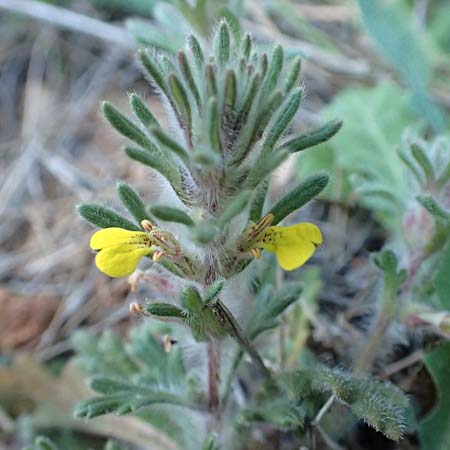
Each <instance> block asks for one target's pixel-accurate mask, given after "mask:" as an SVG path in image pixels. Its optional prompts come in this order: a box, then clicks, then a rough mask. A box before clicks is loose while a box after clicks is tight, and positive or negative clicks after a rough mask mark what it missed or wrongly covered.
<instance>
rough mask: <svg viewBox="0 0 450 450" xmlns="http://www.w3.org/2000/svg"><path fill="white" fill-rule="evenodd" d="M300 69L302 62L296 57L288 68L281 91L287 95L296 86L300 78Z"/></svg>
mask: <svg viewBox="0 0 450 450" xmlns="http://www.w3.org/2000/svg"><path fill="white" fill-rule="evenodd" d="M301 69H302V60H301V59H300V57H296V58H295V59H294V61H293V62H292V64H291V67H290V68H289V72H288V73H287V75H286V79H285V81H284V83H283V87H282V91H283V93H284V94H287V93H288V92H290V91H291V89H292V88H293V87H294V86H295V85H296V84H297V82H298V79H299V77H300V71H301Z"/></svg>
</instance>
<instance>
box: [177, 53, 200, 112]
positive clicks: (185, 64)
mask: <svg viewBox="0 0 450 450" xmlns="http://www.w3.org/2000/svg"><path fill="white" fill-rule="evenodd" d="M178 65H179V66H180V70H181V73H182V75H183V78H184V80H185V81H186V84H187V85H188V87H189V90H190V91H191V94H192V95H193V97H194V99H195V102H196V104H197V107H198V108H199V109H200V107H201V103H202V102H201V98H200V93H199V91H198V87H197V83H196V82H195V79H194V76H193V75H192V70H191V66H190V64H189V61H188V58H187V56H186V53H184V52H183V51H182V50H180V51H179V52H178Z"/></svg>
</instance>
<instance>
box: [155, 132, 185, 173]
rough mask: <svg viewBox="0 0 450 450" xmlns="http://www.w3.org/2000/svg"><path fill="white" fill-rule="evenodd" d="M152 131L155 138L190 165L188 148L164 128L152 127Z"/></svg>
mask: <svg viewBox="0 0 450 450" xmlns="http://www.w3.org/2000/svg"><path fill="white" fill-rule="evenodd" d="M150 132H151V133H152V135H153V136H154V137H155V139H156V140H157V141H158V142H159V143H160V144H161V145H163V146H164V147H165V148H167V149H168V150H170V151H171V152H173V153H174V154H175V155H177V156H178V157H179V158H180V159H181V160H182V161H183V162H184V163H185V164H186V165H189V154H188V152H187V150H186V149H185V148H184V147H183V146H182V145H180V144H179V143H178V142H177V141H176V140H175V139H172V138H171V137H170V136H169V135H168V134H167V133H166V132H165V131H164V130H163V129H161V128H154V127H153V128H151V130H150Z"/></svg>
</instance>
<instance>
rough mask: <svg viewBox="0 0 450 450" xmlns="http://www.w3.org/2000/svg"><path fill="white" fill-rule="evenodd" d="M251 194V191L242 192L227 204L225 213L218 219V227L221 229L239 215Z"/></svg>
mask: <svg viewBox="0 0 450 450" xmlns="http://www.w3.org/2000/svg"><path fill="white" fill-rule="evenodd" d="M251 194H252V192H251V191H242V192H240V193H239V194H238V195H236V197H234V199H233V200H232V201H231V202H230V203H229V204H228V206H227V207H226V209H225V211H224V212H223V213H222V214H221V216H220V218H219V221H218V223H219V225H220V226H221V227H223V226H225V225H227V224H228V223H230V221H231V220H232V219H233V218H234V217H236V216H237V215H238V214H240V213H241V212H242V211H243V210H244V209H245V207H246V206H247V203H248V201H249V199H250V196H251Z"/></svg>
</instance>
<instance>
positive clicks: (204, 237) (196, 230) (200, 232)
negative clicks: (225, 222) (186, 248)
mask: <svg viewBox="0 0 450 450" xmlns="http://www.w3.org/2000/svg"><path fill="white" fill-rule="evenodd" d="M190 231H191V233H190V237H191V239H192V240H193V241H194V242H197V243H198V244H203V245H204V244H208V243H210V242H211V241H213V240H214V238H215V237H216V235H217V232H218V228H217V226H216V225H215V224H213V223H211V222H209V221H202V222H199V223H196V224H195V225H194V226H192V227H191V230H190Z"/></svg>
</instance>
